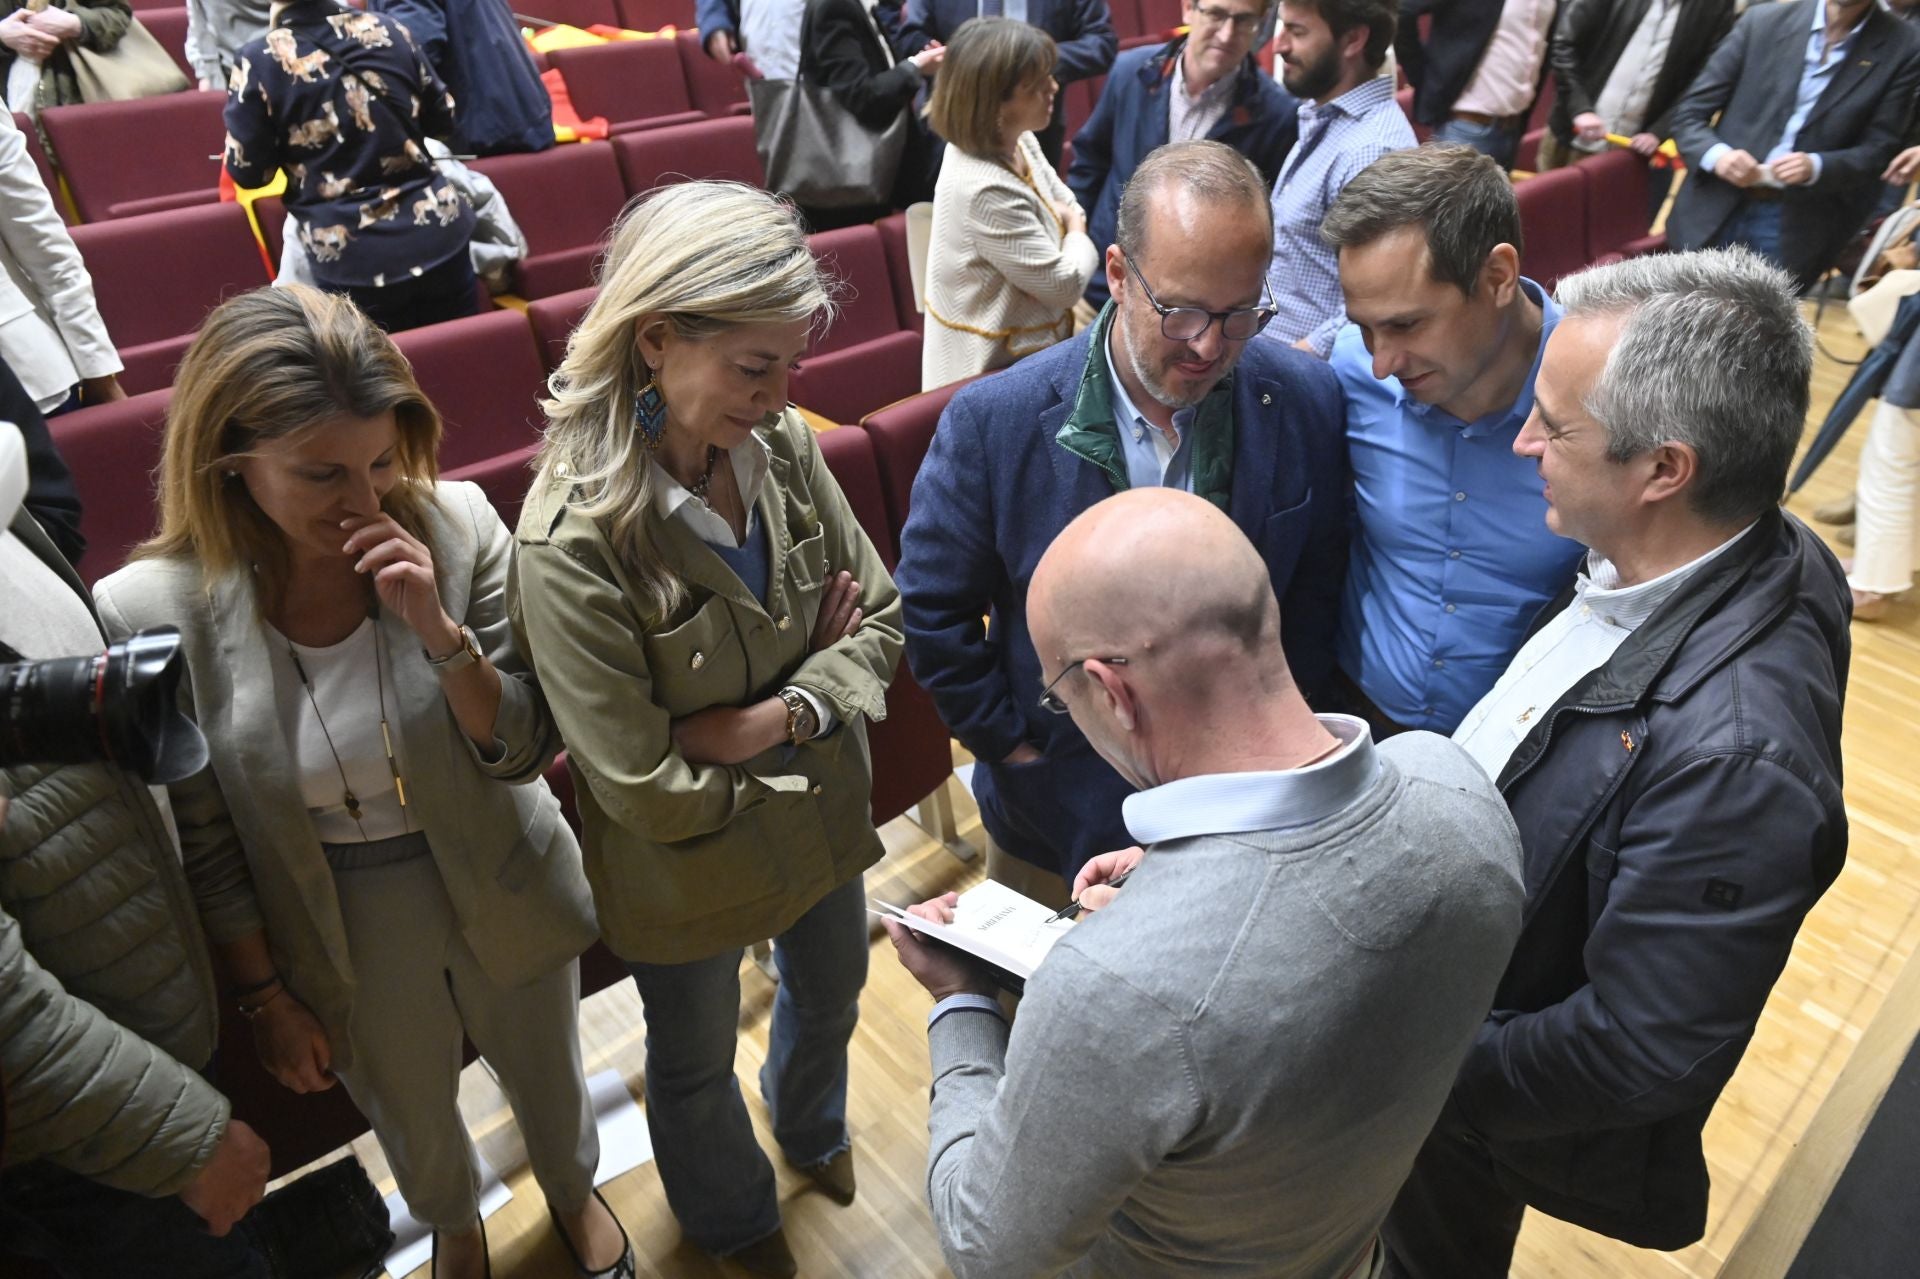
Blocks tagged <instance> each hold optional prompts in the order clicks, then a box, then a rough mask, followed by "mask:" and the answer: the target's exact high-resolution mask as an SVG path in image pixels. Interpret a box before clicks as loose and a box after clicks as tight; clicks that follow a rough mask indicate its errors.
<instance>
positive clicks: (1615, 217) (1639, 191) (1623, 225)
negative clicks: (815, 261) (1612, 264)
mask: <svg viewBox="0 0 1920 1279" xmlns="http://www.w3.org/2000/svg"><path fill="white" fill-rule="evenodd" d="M1575 167H1576V168H1579V169H1581V170H1583V171H1584V172H1585V173H1586V175H1587V260H1588V261H1589V262H1598V261H1600V260H1601V259H1602V258H1606V257H1610V256H1613V255H1615V254H1617V255H1619V256H1621V257H1629V258H1631V257H1638V256H1640V255H1641V254H1642V253H1647V252H1651V251H1653V250H1654V249H1656V248H1658V247H1659V246H1660V245H1661V244H1663V243H1664V242H1665V240H1666V237H1665V236H1657V237H1656V236H1649V235H1648V234H1647V227H1648V225H1649V223H1650V221H1651V219H1650V217H1649V215H1648V212H1647V186H1648V183H1649V180H1650V174H1649V173H1648V171H1647V162H1646V161H1645V160H1642V159H1641V158H1640V157H1639V156H1637V155H1635V154H1634V153H1633V152H1631V151H1628V150H1625V149H1614V150H1608V151H1603V152H1601V153H1600V154H1599V155H1596V156H1590V157H1588V158H1587V159H1584V160H1582V161H1580V163H1579V164H1578V165H1576V166H1575Z"/></svg>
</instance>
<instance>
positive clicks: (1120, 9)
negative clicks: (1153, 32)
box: [1107, 0, 1148, 45]
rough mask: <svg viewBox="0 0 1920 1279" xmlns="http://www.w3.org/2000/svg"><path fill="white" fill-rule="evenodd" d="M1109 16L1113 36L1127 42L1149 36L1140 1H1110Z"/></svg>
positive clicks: (1122, 42)
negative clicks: (1141, 13) (1141, 12)
mask: <svg viewBox="0 0 1920 1279" xmlns="http://www.w3.org/2000/svg"><path fill="white" fill-rule="evenodd" d="M1107 15H1108V17H1109V18H1110V19H1111V20H1112V22H1113V34H1115V35H1117V36H1119V37H1120V42H1121V44H1122V45H1124V44H1125V43H1126V42H1127V41H1129V40H1132V39H1135V38H1136V37H1139V36H1144V35H1146V34H1148V32H1147V23H1146V19H1145V18H1143V17H1141V15H1140V0H1109V3H1108V5H1107Z"/></svg>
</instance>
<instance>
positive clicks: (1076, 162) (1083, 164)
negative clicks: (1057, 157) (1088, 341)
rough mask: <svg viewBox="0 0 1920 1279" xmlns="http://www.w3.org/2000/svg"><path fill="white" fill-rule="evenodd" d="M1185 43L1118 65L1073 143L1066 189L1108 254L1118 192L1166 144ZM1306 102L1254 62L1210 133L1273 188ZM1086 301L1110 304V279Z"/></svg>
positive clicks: (1128, 57)
mask: <svg viewBox="0 0 1920 1279" xmlns="http://www.w3.org/2000/svg"><path fill="white" fill-rule="evenodd" d="M1186 44H1187V40H1186V37H1185V36H1182V37H1180V38H1179V39H1178V40H1175V41H1173V42H1172V43H1170V44H1165V45H1161V46H1160V47H1158V48H1152V47H1142V48H1138V49H1128V50H1127V51H1126V52H1124V53H1122V54H1121V55H1120V56H1119V57H1118V58H1117V59H1115V60H1114V64H1113V72H1112V74H1110V75H1109V76H1108V77H1107V83H1106V86H1105V87H1104V88H1102V89H1101V90H1100V101H1099V102H1098V103H1096V104H1095V105H1094V108H1093V114H1092V115H1091V116H1089V117H1088V118H1087V122H1086V123H1085V124H1083V125H1081V126H1080V132H1079V133H1077V134H1075V135H1074V139H1073V165H1072V167H1070V168H1069V169H1068V170H1067V185H1068V186H1069V187H1070V188H1072V190H1073V196H1074V198H1075V199H1076V200H1078V201H1080V207H1081V208H1083V209H1085V210H1086V211H1087V235H1088V236H1089V237H1090V238H1091V239H1092V240H1093V242H1094V243H1095V244H1097V245H1099V246H1100V247H1101V248H1102V249H1104V248H1106V247H1107V246H1108V245H1109V244H1112V243H1113V231H1114V224H1115V223H1116V222H1117V221H1118V220H1119V214H1120V192H1121V191H1122V190H1123V189H1124V188H1125V187H1126V185H1127V179H1128V178H1130V177H1132V176H1133V171H1134V169H1136V168H1137V167H1139V164H1140V162H1141V161H1142V160H1144V159H1146V158H1147V153H1148V152H1150V151H1152V150H1153V149H1154V148H1155V147H1161V146H1165V145H1166V143H1167V96H1168V94H1169V93H1171V92H1172V90H1171V89H1170V88H1169V86H1170V85H1171V84H1172V83H1173V76H1174V74H1175V73H1176V72H1177V71H1178V69H1179V66H1180V54H1181V52H1182V50H1184V49H1185V48H1186ZM1299 111H1300V100H1299V99H1298V98H1296V97H1294V96H1293V95H1292V94H1291V93H1288V92H1287V91H1286V90H1285V89H1283V88H1281V87H1280V86H1279V85H1278V84H1277V83H1275V82H1274V79H1273V77H1272V76H1270V75H1268V74H1266V73H1265V72H1264V71H1262V70H1261V69H1260V66H1259V64H1258V63H1256V62H1255V61H1254V60H1253V58H1252V57H1251V56H1249V57H1248V58H1247V59H1246V61H1245V62H1243V63H1241V64H1240V69H1239V71H1237V72H1235V73H1234V81H1233V101H1232V103H1231V104H1230V105H1229V106H1228V107H1227V113H1226V114H1225V115H1223V116H1221V117H1220V119H1219V120H1218V121H1216V122H1215V124H1214V126H1213V128H1212V129H1210V130H1208V131H1207V137H1208V138H1210V139H1212V140H1213V141H1215V142H1224V143H1226V144H1227V145H1228V146H1230V147H1232V148H1233V149H1234V150H1235V151H1238V152H1239V153H1240V154H1241V155H1244V156H1246V157H1247V159H1249V160H1251V161H1253V165H1254V167H1255V168H1257V169H1259V170H1260V176H1261V177H1263V178H1265V179H1266V180H1267V185H1268V186H1269V187H1271V186H1272V185H1273V183H1274V180H1275V179H1276V178H1278V177H1279V176H1280V166H1281V165H1282V164H1285V163H1286V159H1287V152H1289V151H1291V150H1293V144H1294V141H1295V139H1296V138H1298V137H1299V134H1300V119H1299ZM1087 300H1088V301H1089V302H1092V303H1093V304H1094V305H1095V306H1101V305H1104V304H1105V303H1106V300H1107V273H1106V272H1105V271H1095V272H1094V273H1093V279H1092V280H1091V281H1089V282H1088V284H1087Z"/></svg>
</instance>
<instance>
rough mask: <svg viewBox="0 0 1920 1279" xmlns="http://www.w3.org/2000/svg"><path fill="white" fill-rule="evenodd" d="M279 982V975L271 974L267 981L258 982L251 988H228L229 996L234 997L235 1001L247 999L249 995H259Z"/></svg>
mask: <svg viewBox="0 0 1920 1279" xmlns="http://www.w3.org/2000/svg"><path fill="white" fill-rule="evenodd" d="M279 980H280V974H279V973H271V974H269V975H268V976H267V978H266V980H265V981H257V982H255V983H253V985H251V986H229V987H227V994H228V995H230V996H232V997H233V998H234V999H245V998H246V997H247V996H248V995H257V994H259V993H260V992H261V991H263V990H265V989H266V988H267V987H269V986H271V985H273V984H274V983H275V982H277V981H279Z"/></svg>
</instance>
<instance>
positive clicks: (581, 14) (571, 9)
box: [513, 0, 620, 115]
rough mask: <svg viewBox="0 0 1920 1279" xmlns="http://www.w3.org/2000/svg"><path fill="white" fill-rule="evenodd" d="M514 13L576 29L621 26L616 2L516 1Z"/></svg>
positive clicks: (597, 0)
mask: <svg viewBox="0 0 1920 1279" xmlns="http://www.w3.org/2000/svg"><path fill="white" fill-rule="evenodd" d="M513 11H514V12H515V13H517V14H524V15H525V16H527V17H529V18H536V19H538V20H539V21H541V22H545V23H554V22H564V23H566V24H568V25H569V26H575V27H591V26H594V25H595V24H598V25H600V26H606V27H617V26H619V25H620V8H619V6H618V5H616V4H615V3H614V0H516V3H515V4H514V6H513ZM581 114H583V115H584V114H586V113H585V112H582V113H581Z"/></svg>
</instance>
